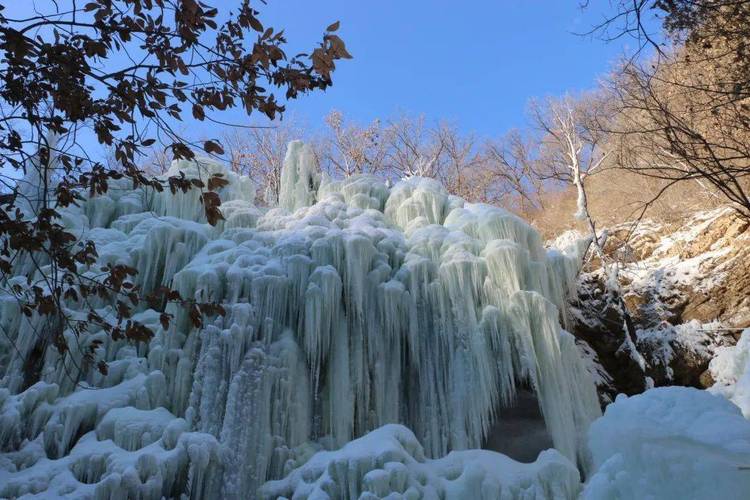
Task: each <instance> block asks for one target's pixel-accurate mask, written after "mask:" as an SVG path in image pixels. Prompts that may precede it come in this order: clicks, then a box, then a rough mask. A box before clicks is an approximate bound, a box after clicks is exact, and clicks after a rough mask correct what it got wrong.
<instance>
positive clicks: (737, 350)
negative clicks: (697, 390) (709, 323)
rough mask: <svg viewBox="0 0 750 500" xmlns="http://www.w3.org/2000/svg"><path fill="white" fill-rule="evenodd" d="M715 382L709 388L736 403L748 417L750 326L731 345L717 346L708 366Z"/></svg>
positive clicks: (749, 402) (749, 406)
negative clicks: (734, 343) (737, 340)
mask: <svg viewBox="0 0 750 500" xmlns="http://www.w3.org/2000/svg"><path fill="white" fill-rule="evenodd" d="M708 369H709V371H710V372H711V376H712V377H713V378H714V380H715V381H716V383H715V384H714V385H713V386H712V387H711V388H710V389H709V390H710V391H711V392H713V393H715V394H721V395H722V396H724V397H726V398H727V399H729V400H730V401H732V402H733V403H734V404H736V405H737V406H738V407H739V408H740V410H741V411H742V414H743V415H745V418H750V328H749V329H746V330H745V331H744V332H742V336H741V337H740V340H739V342H737V345H736V346H732V347H719V348H717V350H716V357H714V359H712V360H711V363H710V365H709V367H708Z"/></svg>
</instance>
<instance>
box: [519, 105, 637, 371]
mask: <svg viewBox="0 0 750 500" xmlns="http://www.w3.org/2000/svg"><path fill="white" fill-rule="evenodd" d="M598 102H601V101H598ZM596 104H597V100H596V96H588V98H585V99H579V100H574V99H573V98H572V97H570V96H565V97H563V98H562V99H559V100H555V99H548V100H547V101H546V102H545V104H544V105H541V104H539V103H532V116H533V118H534V121H535V124H536V125H537V126H538V127H539V129H540V131H541V132H542V136H541V137H540V145H539V146H540V149H541V150H542V151H543V153H542V158H544V160H545V161H544V162H543V164H544V165H545V166H546V168H545V169H544V170H539V171H537V175H539V176H541V177H542V178H554V179H557V180H562V181H564V182H568V183H570V184H572V185H573V186H574V187H575V189H576V193H577V204H576V213H575V218H576V219H578V220H580V221H582V222H584V223H585V224H586V226H587V228H588V231H589V236H590V238H591V248H592V249H593V251H594V253H595V254H596V256H597V257H598V258H599V260H600V262H601V266H602V271H603V272H604V278H605V282H604V286H605V290H606V291H607V292H608V294H609V296H610V298H611V300H612V302H613V304H614V305H615V306H616V308H617V310H618V311H619V313H620V314H621V315H622V318H623V320H624V321H623V329H624V336H623V337H624V338H623V348H624V349H625V350H626V351H628V352H629V353H630V355H631V357H632V358H633V359H634V360H636V361H638V364H639V365H640V366H641V368H644V364H643V358H642V357H641V355H640V354H639V353H638V350H637V348H636V341H637V337H636V335H635V328H634V325H633V321H632V319H631V315H630V313H629V311H628V308H627V306H626V304H625V301H624V300H623V298H622V291H621V288H620V277H619V271H620V266H619V262H618V261H617V260H615V259H613V258H610V257H609V256H608V255H607V254H606V253H605V252H604V243H605V241H606V237H607V236H606V232H604V233H600V232H598V231H597V228H596V223H595V221H594V218H593V217H592V216H591V213H590V211H589V204H588V196H587V193H586V184H585V183H586V180H587V179H588V177H589V176H591V175H592V174H594V173H595V172H597V171H598V170H599V169H600V168H601V167H602V165H603V164H604V161H605V160H606V158H607V156H608V153H607V151H603V150H602V149H601V145H602V142H603V139H604V137H605V136H604V134H603V133H601V131H600V130H599V129H598V128H597V127H593V126H591V123H592V122H591V115H592V114H593V113H597V112H598V108H597V107H596Z"/></svg>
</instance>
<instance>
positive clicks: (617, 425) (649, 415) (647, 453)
mask: <svg viewBox="0 0 750 500" xmlns="http://www.w3.org/2000/svg"><path fill="white" fill-rule="evenodd" d="M589 432H590V447H591V452H592V454H593V459H594V466H595V473H594V474H593V476H592V477H591V478H590V480H589V481H588V483H587V484H586V487H585V489H584V491H583V494H582V495H581V498H582V500H626V499H634V498H653V499H671V498H685V499H709V498H721V499H724V500H743V499H746V498H748V492H750V474H748V470H747V469H748V467H749V466H750V423H748V421H747V420H746V419H745V418H743V416H742V413H741V412H740V410H739V409H738V408H737V407H736V406H735V405H733V404H732V403H731V402H729V401H727V400H726V399H724V398H722V397H720V396H716V395H712V394H710V393H709V392H707V391H701V390H698V389H693V388H687V387H662V388H658V389H651V390H649V391H646V392H645V393H643V394H640V395H637V396H633V397H630V398H628V397H626V396H624V395H620V396H618V397H617V400H616V401H615V402H614V403H613V404H611V405H609V406H608V407H607V410H606V411H605V413H604V416H603V417H602V418H600V419H598V420H597V421H596V422H594V423H593V424H592V426H591V429H590V431H589Z"/></svg>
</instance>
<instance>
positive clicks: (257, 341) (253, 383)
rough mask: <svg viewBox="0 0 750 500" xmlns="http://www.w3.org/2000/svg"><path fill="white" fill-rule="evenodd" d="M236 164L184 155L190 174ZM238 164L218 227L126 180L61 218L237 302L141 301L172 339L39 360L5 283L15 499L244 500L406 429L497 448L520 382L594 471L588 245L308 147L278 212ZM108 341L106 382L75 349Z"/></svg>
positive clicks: (175, 277) (290, 162) (560, 445)
mask: <svg viewBox="0 0 750 500" xmlns="http://www.w3.org/2000/svg"><path fill="white" fill-rule="evenodd" d="M220 169H221V167H220V166H218V165H215V164H212V163H210V162H207V161H204V160H201V161H199V162H198V163H184V162H179V163H176V164H174V165H173V167H172V169H171V170H170V174H176V173H177V172H178V171H184V172H186V176H187V177H195V176H201V177H202V178H203V177H206V176H207V175H210V174H212V173H216V172H218V171H220ZM223 173H224V175H225V178H226V179H227V180H228V181H229V183H228V185H227V186H225V187H223V188H222V190H221V191H220V193H219V194H220V196H221V198H222V211H223V213H224V216H225V219H226V220H225V221H222V222H221V223H220V224H219V225H218V226H217V227H211V226H209V225H208V224H206V223H205V219H204V218H203V215H202V212H201V207H200V205H199V204H198V199H197V196H198V195H197V193H193V192H188V193H180V194H178V195H176V196H173V195H171V194H170V193H168V192H166V193H153V192H150V191H142V190H138V191H132V190H129V189H128V187H127V185H126V184H125V183H117V182H115V183H113V186H112V189H111V191H110V192H109V193H108V194H107V195H106V196H98V197H95V198H91V199H88V200H87V202H86V203H85V204H83V205H82V206H81V207H74V208H72V209H70V210H68V211H66V212H65V213H64V214H63V216H62V217H63V221H64V223H65V224H66V225H68V226H69V227H71V228H72V230H74V231H75V232H76V233H77V234H80V235H81V237H82V238H84V239H93V240H94V241H96V243H97V248H98V250H99V255H100V259H99V262H100V263H101V264H104V263H107V262H120V263H126V264H129V265H132V266H134V267H136V268H137V269H138V270H139V275H138V277H137V280H138V282H139V284H140V285H141V286H142V287H143V288H144V290H145V291H148V290H149V289H152V288H154V287H156V286H159V285H162V284H163V285H167V286H171V287H172V288H174V289H176V290H178V291H179V292H180V294H181V295H182V296H183V297H196V298H198V299H201V300H214V301H219V302H221V303H222V304H224V308H225V310H226V315H225V316H224V317H216V318H208V319H207V321H206V326H205V328H203V329H202V330H200V331H198V330H195V329H194V328H193V327H192V326H191V322H190V321H189V319H188V317H187V313H186V311H184V310H182V309H179V308H178V307H177V306H174V305H170V306H168V311H169V312H171V313H173V314H174V315H175V318H174V321H173V322H172V324H171V326H170V328H169V330H168V331H164V330H162V328H161V326H160V325H159V311H154V310H151V309H145V306H142V307H144V309H143V310H142V311H139V313H138V315H139V316H138V318H139V320H140V321H142V322H145V323H148V324H149V325H151V327H152V328H153V329H154V331H155V332H156V335H155V337H154V338H153V339H152V340H151V341H150V342H149V343H148V344H140V345H130V344H127V343H125V342H123V341H112V340H111V339H110V338H108V337H107V336H106V335H105V334H104V333H103V332H97V331H91V332H88V333H87V334H86V335H84V336H82V337H80V338H75V337H74V336H73V335H72V334H71V335H69V336H68V341H69V343H70V345H71V347H72V352H73V355H72V356H70V357H68V358H66V359H65V360H64V361H63V360H60V359H59V356H58V355H57V353H56V351H55V350H54V349H46V351H44V352H45V354H44V356H43V359H44V362H43V365H42V366H41V367H39V369H38V370H29V369H28V367H26V366H25V365H24V362H23V360H24V359H25V357H26V356H28V355H29V353H31V352H34V351H35V350H37V351H38V350H39V349H40V348H43V347H44V345H45V344H44V339H43V338H42V337H40V336H39V334H38V332H39V331H40V330H42V329H43V327H44V325H43V324H42V323H41V320H40V318H36V317H32V318H30V319H29V320H26V319H21V315H20V314H19V312H18V310H17V305H16V304H15V303H14V302H13V300H11V299H10V298H9V297H7V296H2V297H0V325H2V326H3V327H4V329H5V331H8V332H10V337H8V338H7V339H6V338H4V337H0V356H2V358H0V359H1V360H2V364H0V366H2V367H6V369H5V370H4V371H1V372H0V376H2V379H1V382H0V384H1V386H2V387H4V389H0V405H1V406H0V418H1V419H2V422H1V423H2V430H1V431H0V448H1V449H2V451H3V452H4V454H3V455H1V456H0V457H1V458H0V496H19V495H21V494H24V493H40V494H44V493H45V492H47V493H50V492H52V494H60V495H62V494H70V495H73V496H76V495H80V496H93V497H96V498H115V497H116V492H117V491H127V492H129V493H128V494H129V495H131V496H141V497H142V498H161V496H162V495H163V496H167V497H169V496H173V495H175V494H177V493H185V494H186V495H187V496H188V497H191V498H219V497H222V498H244V497H247V494H248V492H254V491H256V490H257V488H259V487H260V486H261V485H263V484H264V483H265V482H266V481H268V480H272V479H280V478H282V477H284V476H285V475H287V474H289V473H290V472H291V471H292V470H293V469H295V468H297V467H298V466H299V465H301V464H303V463H304V462H305V461H306V460H307V459H308V458H309V457H310V456H311V455H312V453H313V452H315V451H317V450H319V449H321V448H325V449H334V448H339V447H342V446H344V445H346V443H348V442H350V441H352V440H353V439H355V438H357V437H360V436H363V435H364V434H366V433H367V432H369V431H371V430H373V429H376V428H379V427H381V426H383V425H384V424H388V423H401V424H404V425H406V426H407V427H409V428H410V429H411V430H412V431H413V432H414V434H415V436H416V438H417V439H418V440H419V441H420V442H421V443H422V445H423V446H424V453H425V455H426V456H427V457H432V458H437V457H441V456H443V455H445V454H446V453H448V452H450V451H453V450H465V449H471V448H478V447H480V446H481V443H482V439H483V437H484V436H485V434H486V433H487V432H488V430H489V428H490V426H491V424H492V423H493V421H495V419H501V418H502V412H500V414H499V415H498V414H496V408H498V407H502V406H505V405H507V404H509V403H510V402H511V401H512V400H513V398H514V396H515V393H516V390H517V388H519V387H521V386H523V387H528V388H530V389H531V390H533V391H534V392H535V393H536V395H537V397H538V399H539V401H540V407H541V411H542V414H543V416H544V418H545V421H546V425H547V428H548V430H549V432H550V435H551V436H552V439H553V442H554V444H555V447H556V448H557V450H558V451H559V452H560V453H561V454H562V455H563V456H565V457H567V459H568V460H571V461H573V462H574V463H576V462H577V463H578V464H579V466H581V467H582V468H584V469H585V467H586V464H587V463H588V457H587V453H586V452H585V447H584V446H583V445H582V439H581V436H582V435H583V433H585V431H586V429H587V427H588V424H589V422H590V421H591V420H593V419H594V418H596V417H597V416H598V415H599V406H598V402H597V397H596V392H595V388H594V385H593V382H592V380H591V378H590V376H589V375H588V373H587V372H586V369H585V367H584V365H583V364H582V362H581V359H580V356H579V354H578V351H577V348H576V346H575V343H574V342H573V339H572V337H571V336H570V335H569V334H567V333H565V332H563V331H562V330H561V326H560V323H561V320H563V318H562V316H563V315H562V314H561V308H563V307H564V303H565V293H566V291H567V289H568V288H569V287H570V286H572V280H571V276H572V272H571V269H574V268H575V266H577V263H576V262H575V259H571V258H569V257H566V256H565V255H562V254H560V253H554V254H552V253H547V252H546V251H545V249H544V248H543V246H542V244H541V240H540V238H539V236H538V234H537V233H536V232H535V231H534V230H533V229H532V228H531V227H530V226H529V225H527V224H526V223H525V222H523V221H522V220H520V219H519V218H517V217H516V216H514V215H511V214H509V213H507V212H505V211H503V210H501V209H499V208H495V207H490V206H486V205H477V204H468V203H465V202H464V201H463V200H461V199H460V198H457V197H454V196H450V195H448V193H447V192H446V191H445V189H444V188H443V187H442V186H441V185H440V184H439V183H438V182H436V181H434V180H430V179H420V178H410V179H406V180H404V181H401V182H399V183H397V184H396V185H395V186H393V187H392V188H390V187H388V186H386V184H385V183H384V182H383V181H381V180H380V179H377V178H375V177H371V176H359V177H352V178H348V179H344V180H340V181H337V180H333V181H332V180H330V179H323V180H322V181H321V180H320V176H319V175H318V173H317V172H316V170H315V169H314V162H313V158H312V156H311V153H310V152H309V149H308V148H307V147H306V146H304V145H302V144H301V143H299V142H295V143H292V144H291V145H290V147H289V151H288V154H287V160H286V162H285V167H284V171H283V173H282V184H281V195H280V198H281V200H280V207H279V208H275V209H271V210H268V211H265V212H261V211H259V210H258V209H256V208H255V207H253V206H252V200H253V195H254V188H253V187H252V183H251V182H250V180H249V179H247V178H244V177H240V176H237V175H235V174H233V173H231V172H223ZM319 182H320V185H318V183H319ZM83 271H86V272H91V273H92V276H94V274H93V271H94V270H90V271H89V270H85V269H83ZM22 274H23V273H22ZM16 279H26V277H25V276H23V275H21V276H19V277H18V278H16ZM69 307H70V310H71V312H72V313H73V314H75V311H76V310H77V309H78V308H80V306H79V305H78V304H74V303H71V304H69ZM96 307H97V308H99V311H100V313H101V314H110V313H112V305H111V304H107V303H103V302H102V303H100V304H96ZM95 339H98V340H101V341H102V342H103V343H102V345H101V347H99V348H98V349H97V354H98V355H99V356H101V358H103V359H105V360H106V361H107V362H108V363H109V373H108V374H107V375H101V374H99V373H98V372H97V371H96V370H95V369H92V368H91V367H87V366H86V365H85V364H81V363H80V361H81V360H80V356H79V355H77V354H75V353H80V352H81V350H82V349H85V348H86V346H87V345H89V343H90V342H92V341H93V340H95ZM498 460H499V459H498ZM513 491H515V490H513ZM512 497H513V498H515V496H512ZM521 497H523V498H527V497H525V496H522V495H521Z"/></svg>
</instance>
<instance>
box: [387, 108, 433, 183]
mask: <svg viewBox="0 0 750 500" xmlns="http://www.w3.org/2000/svg"><path fill="white" fill-rule="evenodd" d="M388 137H389V140H390V148H389V153H388V160H389V163H390V165H391V167H392V168H393V170H394V171H395V172H396V173H398V174H399V175H401V176H403V177H410V176H420V177H431V178H438V177H439V176H440V172H441V171H442V170H443V168H444V161H445V156H444V154H445V150H446V143H445V137H444V136H441V134H440V133H439V130H438V129H434V128H431V127H429V126H428V125H427V124H426V123H425V117H424V116H423V115H420V116H417V117H409V116H406V115H402V116H400V117H398V118H396V119H393V120H390V121H389V122H388Z"/></svg>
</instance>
